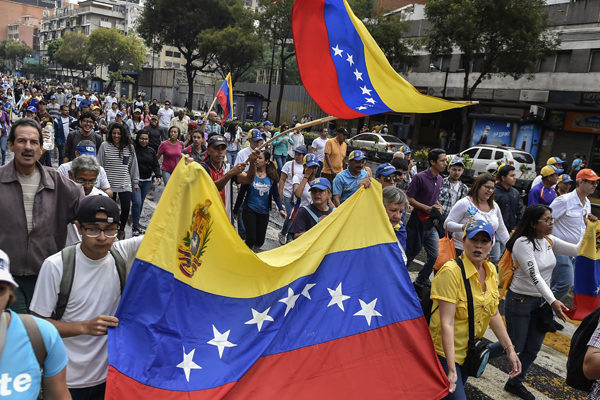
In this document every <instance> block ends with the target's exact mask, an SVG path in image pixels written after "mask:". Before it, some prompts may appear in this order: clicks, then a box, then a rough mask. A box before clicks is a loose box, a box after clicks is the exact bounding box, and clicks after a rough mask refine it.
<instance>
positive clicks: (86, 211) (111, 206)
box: [75, 194, 119, 224]
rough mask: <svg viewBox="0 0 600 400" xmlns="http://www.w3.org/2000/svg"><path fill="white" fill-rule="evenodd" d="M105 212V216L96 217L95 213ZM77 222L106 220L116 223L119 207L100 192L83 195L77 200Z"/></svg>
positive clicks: (109, 222)
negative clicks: (93, 194) (92, 194)
mask: <svg viewBox="0 0 600 400" xmlns="http://www.w3.org/2000/svg"><path fill="white" fill-rule="evenodd" d="M99 212H103V213H106V218H96V213H99ZM75 219H76V220H77V221H79V222H106V223H108V224H116V223H117V222H118V221H119V207H117V203H115V202H114V201H113V200H112V199H111V198H110V197H108V196H104V195H102V194H99V195H96V196H87V197H84V198H83V199H82V200H81V201H80V202H79V208H78V209H77V217H75Z"/></svg>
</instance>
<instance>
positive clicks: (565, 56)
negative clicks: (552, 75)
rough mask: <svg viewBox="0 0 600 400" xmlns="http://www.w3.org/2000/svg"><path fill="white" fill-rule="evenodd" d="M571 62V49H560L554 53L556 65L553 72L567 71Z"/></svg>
mask: <svg viewBox="0 0 600 400" xmlns="http://www.w3.org/2000/svg"><path fill="white" fill-rule="evenodd" d="M570 64H571V51H561V52H559V53H558V54H556V67H555V68H554V72H569V65H570Z"/></svg>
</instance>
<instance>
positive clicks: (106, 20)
mask: <svg viewBox="0 0 600 400" xmlns="http://www.w3.org/2000/svg"><path fill="white" fill-rule="evenodd" d="M100 21H102V22H108V18H107V17H100Z"/></svg>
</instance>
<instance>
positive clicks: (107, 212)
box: [30, 195, 143, 400]
mask: <svg viewBox="0 0 600 400" xmlns="http://www.w3.org/2000/svg"><path fill="white" fill-rule="evenodd" d="M118 221H119V208H118V207H117V204H116V203H115V202H114V201H113V200H111V199H110V198H108V197H106V196H102V195H96V196H89V197H85V198H84V199H83V200H81V202H80V204H79V208H78V210H77V216H76V218H75V226H76V227H77V229H78V230H79V234H80V235H81V239H82V240H81V243H80V244H77V245H75V246H70V247H67V248H65V249H64V250H63V251H61V252H58V253H56V254H54V255H52V256H50V257H48V258H47V259H46V260H45V261H44V263H43V264H42V268H41V270H40V278H39V279H38V282H37V284H36V287H35V291H34V294H33V298H32V300H31V307H30V308H31V311H32V313H33V314H34V315H36V316H39V317H42V318H45V319H46V320H48V321H50V322H51V323H52V324H54V326H56V328H57V329H58V331H59V333H60V335H61V336H62V337H63V339H64V342H65V346H66V348H67V353H68V355H69V364H68V365H67V386H68V387H69V390H70V392H71V396H72V397H73V399H74V400H78V399H86V400H88V399H90V400H92V399H103V398H104V391H105V386H106V374H107V371H108V352H107V336H106V333H107V328H109V327H115V326H117V325H118V323H119V321H118V319H117V318H115V317H114V314H115V312H116V310H117V306H118V304H119V300H120V299H121V293H122V290H123V287H124V285H125V280H126V277H127V274H128V272H129V270H130V268H131V264H132V263H133V260H134V258H135V254H136V253H137V249H138V247H139V245H140V243H141V241H142V238H143V236H138V237H134V238H131V239H128V240H121V241H118V242H116V243H115V238H116V236H117V231H118ZM75 269H76V270H77V272H76V273H75Z"/></svg>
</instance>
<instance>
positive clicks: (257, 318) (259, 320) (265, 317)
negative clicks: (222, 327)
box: [244, 307, 274, 332]
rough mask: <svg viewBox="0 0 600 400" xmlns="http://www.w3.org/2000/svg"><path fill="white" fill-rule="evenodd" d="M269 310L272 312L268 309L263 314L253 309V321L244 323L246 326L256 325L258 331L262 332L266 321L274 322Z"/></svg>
mask: <svg viewBox="0 0 600 400" xmlns="http://www.w3.org/2000/svg"><path fill="white" fill-rule="evenodd" d="M269 310H271V307H269V308H267V309H266V310H265V311H263V312H258V311H256V310H255V309H254V308H253V309H252V319H251V320H249V321H246V322H244V324H246V325H250V324H256V327H257V328H258V331H259V332H260V330H261V329H262V326H263V322H265V321H271V322H273V321H274V319H273V317H271V316H270V315H269Z"/></svg>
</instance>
